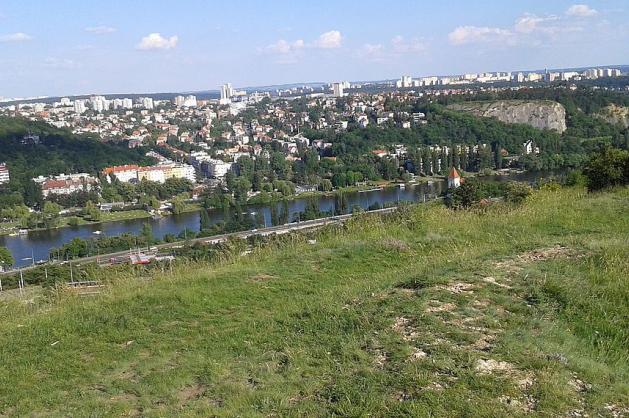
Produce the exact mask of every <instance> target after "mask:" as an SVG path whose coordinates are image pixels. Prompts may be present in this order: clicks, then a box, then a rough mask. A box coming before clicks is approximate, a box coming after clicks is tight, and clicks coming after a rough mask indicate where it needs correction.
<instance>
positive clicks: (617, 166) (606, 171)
mask: <svg viewBox="0 0 629 418" xmlns="http://www.w3.org/2000/svg"><path fill="white" fill-rule="evenodd" d="M583 174H584V175H585V177H587V184H588V190H590V191H595V190H601V189H604V188H607V187H612V186H617V185H621V184H628V183H629V151H625V150H621V149H616V148H610V147H607V148H604V149H603V150H601V151H599V152H598V153H597V154H595V155H594V156H592V158H591V159H590V161H588V163H587V164H586V166H585V167H584V169H583Z"/></svg>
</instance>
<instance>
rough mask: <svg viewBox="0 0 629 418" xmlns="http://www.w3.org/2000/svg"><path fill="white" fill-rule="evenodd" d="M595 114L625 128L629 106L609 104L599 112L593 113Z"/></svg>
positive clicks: (628, 123)
mask: <svg viewBox="0 0 629 418" xmlns="http://www.w3.org/2000/svg"><path fill="white" fill-rule="evenodd" d="M595 116H597V117H599V118H601V119H603V120H605V121H607V122H609V123H611V124H617V125H621V126H623V127H625V128H629V107H623V106H616V105H614V104H611V105H609V106H607V107H606V108H604V109H603V110H601V111H600V112H598V113H595Z"/></svg>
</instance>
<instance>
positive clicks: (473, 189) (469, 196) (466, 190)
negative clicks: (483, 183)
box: [445, 181, 481, 209]
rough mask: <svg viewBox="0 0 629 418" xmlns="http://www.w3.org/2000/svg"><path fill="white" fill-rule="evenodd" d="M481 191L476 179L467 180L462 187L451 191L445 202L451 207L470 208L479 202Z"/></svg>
mask: <svg viewBox="0 0 629 418" xmlns="http://www.w3.org/2000/svg"><path fill="white" fill-rule="evenodd" d="M480 199H481V192H480V189H479V187H478V183H477V182H476V181H466V182H464V183H463V184H461V186H460V187H458V188H456V189H454V191H450V192H449V193H448V195H447V196H446V199H445V203H446V206H448V207H449V208H451V209H468V208H470V207H472V205H474V204H476V203H478V202H479V201H480Z"/></svg>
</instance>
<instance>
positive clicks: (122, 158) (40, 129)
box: [0, 117, 152, 182]
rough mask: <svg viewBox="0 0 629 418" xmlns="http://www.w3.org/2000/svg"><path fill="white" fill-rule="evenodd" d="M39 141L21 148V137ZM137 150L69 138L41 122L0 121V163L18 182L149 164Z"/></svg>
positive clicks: (6, 118) (65, 130) (80, 137)
mask: <svg viewBox="0 0 629 418" xmlns="http://www.w3.org/2000/svg"><path fill="white" fill-rule="evenodd" d="M29 132H30V133H32V134H35V135H38V136H39V137H40V143H39V144H33V143H28V144H23V143H22V139H23V137H24V135H25V134H27V133H29ZM151 161H152V159H150V158H147V157H145V156H143V155H142V154H141V153H140V151H139V150H135V149H128V148H127V147H125V146H124V145H121V146H117V145H115V144H110V143H102V142H99V141H98V140H96V139H93V138H89V137H87V136H78V135H74V134H72V132H70V131H69V130H67V129H57V128H54V127H52V126H50V125H48V124H46V123H44V122H33V121H28V120H26V119H22V118H12V117H0V162H7V163H8V165H9V170H11V177H12V178H14V179H19V180H20V181H22V182H25V181H27V180H28V179H30V178H32V177H35V176H39V175H48V174H59V173H66V174H67V173H71V172H75V173H76V172H88V173H93V174H96V173H97V172H98V171H99V170H100V169H102V168H104V167H106V166H108V165H118V164H125V163H132V162H135V163H149V162H151Z"/></svg>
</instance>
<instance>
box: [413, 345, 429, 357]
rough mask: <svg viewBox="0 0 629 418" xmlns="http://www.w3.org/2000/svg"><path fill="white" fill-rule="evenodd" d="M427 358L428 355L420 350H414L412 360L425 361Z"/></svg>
mask: <svg viewBox="0 0 629 418" xmlns="http://www.w3.org/2000/svg"><path fill="white" fill-rule="evenodd" d="M426 357H428V353H426V352H425V351H423V350H420V349H419V348H415V349H413V352H412V353H411V360H421V359H425V358H426Z"/></svg>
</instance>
